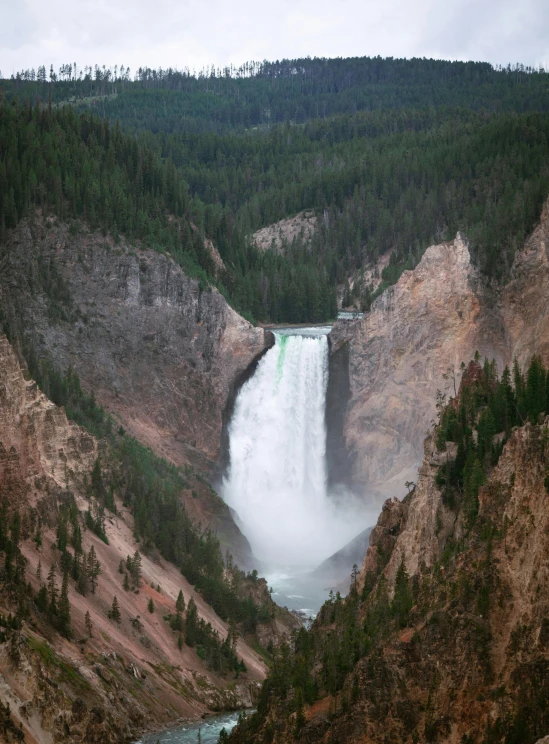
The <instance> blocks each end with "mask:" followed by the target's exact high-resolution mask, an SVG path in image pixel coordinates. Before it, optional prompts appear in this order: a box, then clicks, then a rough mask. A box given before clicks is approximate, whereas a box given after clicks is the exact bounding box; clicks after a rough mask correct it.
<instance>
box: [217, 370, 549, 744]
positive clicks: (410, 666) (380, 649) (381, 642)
mask: <svg viewBox="0 0 549 744" xmlns="http://www.w3.org/2000/svg"><path fill="white" fill-rule="evenodd" d="M529 374H530V373H529ZM505 384H507V383H505ZM499 385H500V387H499V388H498V389H499V391H500V392H501V390H502V389H503V388H502V387H501V383H499ZM464 390H465V391H466V392H465V393H464ZM467 391H470V392H467ZM490 391H494V394H496V383H495V382H494V380H493V378H491V371H490V369H488V370H484V371H483V370H481V368H480V367H479V366H478V365H472V366H471V367H470V368H469V373H468V375H467V376H466V384H465V385H464V386H462V390H461V394H460V397H459V398H458V399H457V401H454V402H452V404H451V406H450V408H452V409H453V410H454V411H460V410H461V409H462V404H463V405H464V406H465V408H466V414H465V415H466V416H467V421H468V423H467V425H466V426H464V428H462V429H461V432H462V434H460V435H459V437H458V439H459V438H460V437H461V436H462V435H464V436H465V437H466V438H468V441H469V445H468V446H469V447H472V448H473V449H472V451H473V452H476V453H477V455H478V457H480V458H481V459H482V455H481V454H480V447H481V439H482V438H483V437H486V430H484V431H483V429H482V427H483V424H482V416H483V415H484V412H485V410H486V405H485V398H484V395H485V394H486V393H487V394H488V397H489V396H490ZM543 398H544V401H545V402H544V406H545V407H547V398H546V396H545V394H544V396H543ZM489 399H490V398H489ZM491 400H492V401H493V400H495V398H492V399H491ZM500 400H501V399H500ZM490 405H492V403H490ZM447 410H448V409H447ZM479 414H480V415H479ZM459 415H460V416H461V413H460V414H459ZM456 420H457V419H456ZM484 420H485V419H484ZM474 421H476V422H477V423H476V424H473V428H475V436H476V435H478V440H477V441H478V444H477V445H473V444H472V442H474V438H473V437H472V434H471V428H469V427H470V424H471V422H474ZM441 426H442V425H441ZM443 431H444V430H443V429H438V430H437V431H436V432H435V435H433V436H432V437H429V438H428V439H427V441H426V444H425V458H424V461H423V464H422V467H421V470H420V477H419V479H418V483H417V485H416V487H415V489H414V490H413V491H412V492H411V493H410V494H409V495H408V496H406V498H405V499H404V500H403V501H402V502H400V501H398V500H394V501H387V503H386V504H385V506H384V509H383V511H382V513H381V515H380V517H379V520H378V523H377V525H376V527H375V528H374V530H373V532H372V535H371V538H370V547H369V548H368V551H367V554H366V556H365V560H364V564H363V567H362V572H361V575H360V577H359V580H358V582H357V587H356V590H355V591H351V593H350V595H349V597H348V598H347V599H346V600H343V601H342V600H340V599H339V598H337V597H336V598H334V599H333V600H331V601H330V602H328V603H326V604H325V605H324V607H323V608H322V610H321V612H320V613H319V616H318V618H317V620H316V621H315V624H314V626H313V628H312V631H311V633H310V634H309V635H308V636H307V635H305V636H303V637H300V638H298V639H297V641H296V643H295V645H294V647H293V649H292V651H289V650H288V651H287V655H286V656H284V655H283V654H280V655H279V656H278V658H277V660H276V663H275V667H274V671H273V672H271V674H270V677H269V679H268V681H267V683H266V684H265V686H264V688H263V692H262V694H261V696H260V699H259V702H258V714H257V715H256V716H254V717H252V718H251V719H249V720H248V721H247V722H245V723H244V724H243V725H241V726H239V727H238V729H236V730H235V732H233V735H232V736H231V739H230V740H231V742H235V744H240V742H242V743H243V742H246V744H253V743H254V742H259V741H270V742H273V744H281V742H285V743H288V744H289V743H291V742H300V743H305V742H306V743H307V744H313V742H314V744H321V743H326V744H328V742H330V744H333V743H334V742H345V744H366V742H379V743H380V744H381V742H387V741H395V742H396V741H400V742H438V741H440V742H442V741H444V742H456V743H457V742H470V743H471V744H473V743H474V742H486V743H487V744H488V743H490V744H496V743H498V742H505V744H511V743H512V742H517V743H518V742H521V743H523V744H533V743H534V742H536V741H537V740H538V739H540V738H541V737H543V736H545V735H546V734H547V731H549V714H548V709H547V697H548V694H549V689H548V682H549V623H548V621H547V613H548V610H549V573H548V571H547V556H548V555H549V509H548V505H549V495H548V494H549V488H548V482H549V481H548V475H547V474H548V472H549V471H548V454H549V450H548V442H549V417H547V416H545V415H542V416H541V417H540V423H539V424H532V423H526V424H525V425H523V426H521V427H515V428H513V430H512V432H511V433H510V436H509V439H508V441H507V442H506V444H505V446H504V447H503V451H502V454H501V456H499V460H498V462H497V464H496V465H495V466H492V465H488V464H487V463H488V461H489V460H490V462H492V463H493V461H494V458H496V459H497V449H496V448H497V446H498V444H497V443H498V442H499V439H500V438H501V437H499V438H498V437H495V438H494V436H495V435H493V434H490V436H489V437H488V439H485V441H492V440H493V443H492V447H491V450H490V453H489V455H487V459H486V460H485V461H483V462H484V463H485V465H484V467H485V469H486V472H485V478H486V480H485V483H484V485H483V486H480V487H479V483H480V482H482V479H479V480H477V482H476V486H475V487H474V488H473V487H472V483H471V480H470V477H471V472H472V471H470V472H469V475H465V476H464V478H465V480H464V483H462V484H461V486H460V487H459V488H457V490H454V499H453V500H452V499H450V498H449V493H448V492H447V491H446V490H445V487H444V485H443V484H444V478H443V477H442V478H441V475H442V473H443V469H444V467H447V464H452V463H454V461H455V463H456V472H457V469H459V468H463V459H462V460H461V465H460V466H459V468H458V466H457V460H459V459H460V458H461V457H462V455H461V454H460V448H461V444H460V445H459V446H452V444H454V445H455V443H452V442H450V443H446V444H444V448H443V449H442V450H437V445H436V442H437V441H439V440H440V433H441V432H443ZM492 431H493V429H492ZM460 441H461V440H460ZM456 458H457V459H456ZM467 469H468V465H467V464H466V465H465V471H464V472H465V473H467ZM447 472H448V471H446V473H447ZM475 494H476V496H475Z"/></svg>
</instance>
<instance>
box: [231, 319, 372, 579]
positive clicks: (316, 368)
mask: <svg viewBox="0 0 549 744" xmlns="http://www.w3.org/2000/svg"><path fill="white" fill-rule="evenodd" d="M307 332H310V333H314V331H312V330H311V331H308V330H307V331H305V332H303V333H307ZM327 382H328V342H327V338H326V332H323V333H321V334H319V333H318V332H317V334H316V337H315V336H311V335H284V334H281V333H276V334H275V345H274V346H273V348H272V349H270V350H269V351H268V352H267V354H266V355H265V356H264V357H263V358H262V359H261V361H260V362H259V364H258V367H257V370H256V372H255V374H254V375H253V377H251V378H250V379H249V380H248V381H247V382H246V383H245V384H244V385H243V386H242V388H241V390H240V392H239V394H238V397H237V400H236V404H235V409H234V414H233V417H232V420H231V423H230V426H229V449H230V466H229V471H228V473H227V476H226V478H225V479H224V482H223V495H224V498H225V501H226V502H227V503H228V504H229V505H230V506H231V507H232V508H233V509H234V510H235V511H236V513H237V514H238V517H239V519H240V522H241V527H242V530H243V532H244V534H245V535H246V537H247V538H248V540H249V541H250V543H251V546H252V549H253V551H254V554H255V555H256V557H257V558H258V559H259V560H260V561H262V562H264V563H266V564H271V565H273V564H279V565H280V564H284V565H302V566H313V565H316V564H317V563H319V562H320V561H322V560H323V559H324V558H326V557H327V556H329V555H331V554H332V553H334V552H335V551H337V550H338V549H339V548H341V547H342V546H343V545H344V544H346V543H347V542H348V541H349V540H351V539H352V538H353V537H354V536H355V535H356V534H357V533H358V532H360V531H361V529H363V527H364V526H365V522H364V520H363V519H361V518H360V517H358V518H357V508H356V504H353V500H352V497H351V496H350V495H349V494H346V495H344V496H343V497H342V495H341V494H340V495H339V498H338V497H336V496H335V495H333V494H332V495H329V494H328V493H327V485H326V484H327V477H326V421H325V402H326V388H327Z"/></svg>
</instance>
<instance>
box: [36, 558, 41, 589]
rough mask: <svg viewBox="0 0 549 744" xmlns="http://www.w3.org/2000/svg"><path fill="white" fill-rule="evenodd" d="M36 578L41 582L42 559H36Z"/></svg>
mask: <svg viewBox="0 0 549 744" xmlns="http://www.w3.org/2000/svg"><path fill="white" fill-rule="evenodd" d="M36 578H37V579H38V583H39V584H41V583H42V561H40V560H39V561H38V566H37V567H36Z"/></svg>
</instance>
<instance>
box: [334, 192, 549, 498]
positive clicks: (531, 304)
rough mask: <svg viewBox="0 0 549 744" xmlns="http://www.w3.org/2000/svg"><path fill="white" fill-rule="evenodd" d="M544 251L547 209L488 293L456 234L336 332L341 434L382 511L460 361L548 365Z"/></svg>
mask: <svg viewBox="0 0 549 744" xmlns="http://www.w3.org/2000/svg"><path fill="white" fill-rule="evenodd" d="M548 243H549V202H548V204H546V205H545V208H544V210H543V213H542V216H541V221H540V224H539V225H538V227H537V228H536V229H535V231H534V232H533V234H532V235H531V236H530V238H529V239H528V240H527V242H526V244H525V246H524V248H523V250H522V251H520V252H519V253H518V254H517V256H516V259H515V263H514V266H513V270H512V277H511V280H510V282H509V283H508V284H507V285H506V286H505V287H495V286H491V287H490V286H487V284H486V282H485V280H484V279H483V277H482V276H481V275H480V273H479V272H478V270H477V269H476V268H475V267H474V266H473V265H472V263H471V257H470V252H469V248H468V245H467V241H466V238H465V237H464V236H462V235H460V234H458V235H457V237H456V238H455V240H453V241H451V242H448V243H443V244H441V245H436V246H431V247H430V248H428V249H427V251H426V252H425V254H424V256H423V258H422V259H421V261H420V263H419V264H418V266H417V267H416V268H415V269H414V270H413V271H406V272H404V273H403V275H402V276H401V278H400V279H399V281H398V282H397V284H396V285H394V286H392V287H389V288H388V289H387V290H386V291H385V292H384V293H383V294H382V295H381V296H380V297H379V298H378V299H377V300H376V301H375V302H374V304H373V305H372V308H371V310H370V312H368V313H366V314H365V316H364V318H363V319H361V320H357V321H353V322H339V323H337V324H336V325H335V326H334V329H333V331H332V333H331V335H330V338H331V350H332V355H333V358H334V359H336V358H337V357H338V355H339V356H340V355H341V350H342V349H343V348H346V349H347V353H348V356H349V384H350V389H351V395H350V399H349V401H348V404H347V408H346V413H345V422H344V426H343V432H344V439H345V444H346V449H347V453H346V458H347V461H348V462H349V463H350V464H351V468H350V473H351V474H350V478H349V480H350V482H351V483H352V485H353V488H354V489H355V491H356V492H357V493H360V494H363V495H364V497H365V498H367V499H369V500H372V501H377V502H379V503H381V502H382V501H383V499H384V498H386V497H390V496H398V497H399V498H401V497H402V495H403V494H404V488H403V485H404V482H405V481H406V480H409V481H415V480H416V475H417V467H418V465H419V463H420V461H421V457H422V454H423V452H422V448H423V440H424V439H425V436H426V434H427V432H428V431H429V429H430V428H431V425H432V421H433V420H434V419H435V416H436V408H435V401H436V391H437V390H441V391H442V392H443V393H445V394H446V395H454V392H455V390H456V389H457V386H459V378H460V365H461V362H465V363H467V362H468V361H469V360H470V359H471V358H472V357H473V355H474V354H475V352H476V351H478V352H479V353H480V355H481V357H484V356H486V357H488V359H490V360H491V359H495V360H496V361H497V363H498V368H499V370H500V371H501V370H502V368H503V366H504V365H505V364H511V363H512V361H513V358H514V357H515V356H516V357H517V359H518V361H519V363H520V364H521V365H524V364H526V363H527V362H528V361H529V359H530V358H531V357H532V355H533V354H534V353H538V354H541V356H542V358H543V359H544V361H545V362H547V361H549V262H548V252H547V251H548ZM332 364H334V363H332ZM338 364H339V362H338ZM338 374H341V372H340V371H339V372H338ZM444 376H446V377H444Z"/></svg>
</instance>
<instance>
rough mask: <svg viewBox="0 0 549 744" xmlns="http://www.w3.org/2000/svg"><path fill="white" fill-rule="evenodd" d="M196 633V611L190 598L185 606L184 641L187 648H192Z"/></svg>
mask: <svg viewBox="0 0 549 744" xmlns="http://www.w3.org/2000/svg"><path fill="white" fill-rule="evenodd" d="M197 631H198V611H197V609H196V604H195V601H194V599H193V598H192V597H191V598H190V599H189V603H188V605H187V615H186V621H185V641H186V643H187V645H188V646H194V645H195V643H196V639H197Z"/></svg>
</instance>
